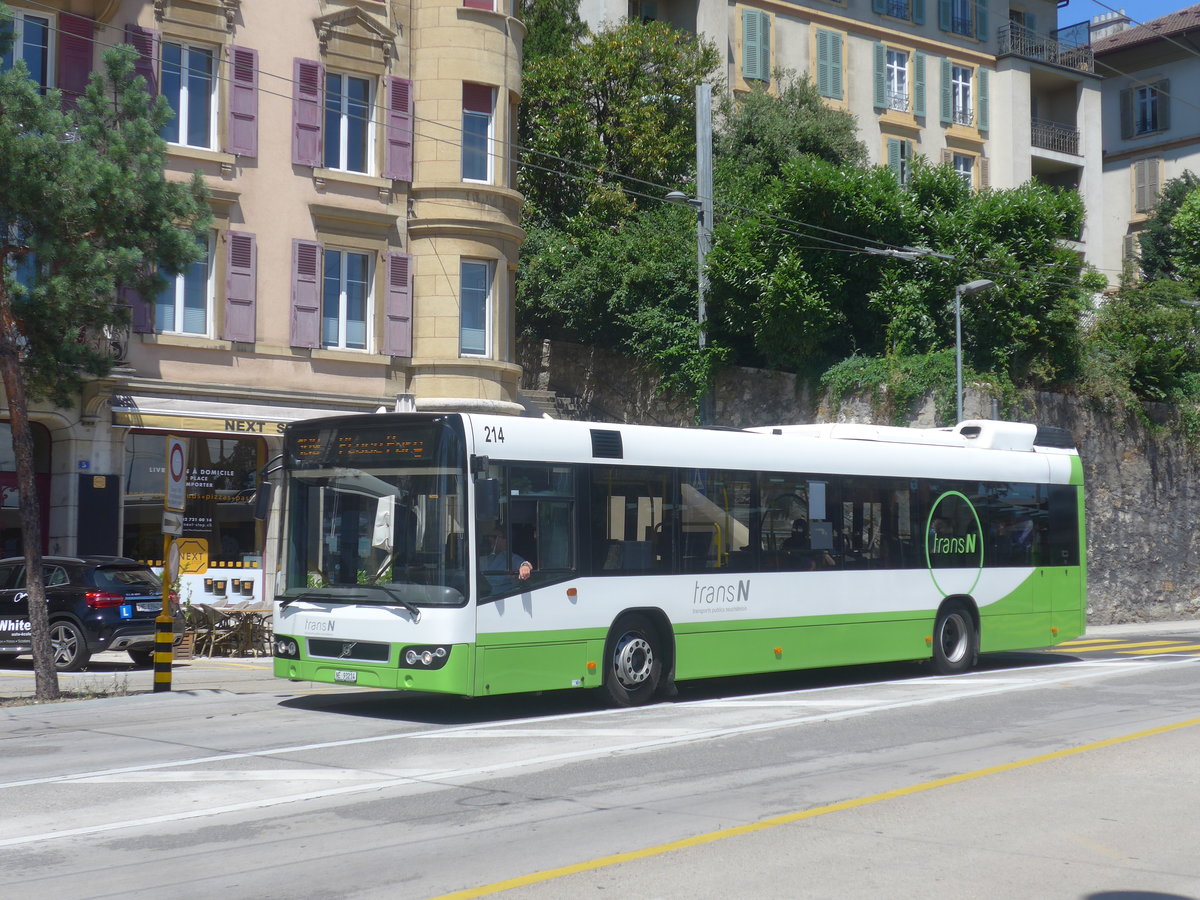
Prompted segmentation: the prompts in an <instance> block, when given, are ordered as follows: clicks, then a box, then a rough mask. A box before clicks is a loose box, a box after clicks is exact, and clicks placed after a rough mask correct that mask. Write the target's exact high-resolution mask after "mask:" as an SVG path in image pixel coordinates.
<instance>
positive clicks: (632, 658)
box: [604, 615, 663, 706]
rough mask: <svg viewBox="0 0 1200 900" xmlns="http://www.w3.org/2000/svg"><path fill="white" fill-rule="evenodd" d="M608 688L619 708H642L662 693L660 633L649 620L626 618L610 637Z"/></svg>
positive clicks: (607, 690)
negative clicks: (660, 686) (659, 690)
mask: <svg viewBox="0 0 1200 900" xmlns="http://www.w3.org/2000/svg"><path fill="white" fill-rule="evenodd" d="M606 659H607V660H608V664H607V667H606V671H605V673H604V688H605V692H606V693H607V695H608V698H609V700H611V701H612V702H613V703H614V704H616V705H617V706H641V705H643V704H645V703H649V702H650V701H651V700H652V699H654V695H655V694H657V693H658V688H659V684H660V682H661V681H662V666H663V653H662V641H661V639H660V638H659V634H658V629H657V628H655V627H654V623H653V622H651V621H650V620H649V619H648V618H646V617H645V616H641V615H630V616H625V617H624V618H622V619H621V620H620V621H619V622H617V624H616V625H615V626H614V627H613V629H612V631H611V632H610V633H609V637H608V644H607V653H606Z"/></svg>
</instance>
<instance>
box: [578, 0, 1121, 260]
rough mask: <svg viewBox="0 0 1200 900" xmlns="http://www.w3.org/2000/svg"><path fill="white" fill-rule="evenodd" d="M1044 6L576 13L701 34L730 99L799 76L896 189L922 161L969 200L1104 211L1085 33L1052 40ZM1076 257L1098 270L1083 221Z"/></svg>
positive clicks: (711, 5)
mask: <svg viewBox="0 0 1200 900" xmlns="http://www.w3.org/2000/svg"><path fill="white" fill-rule="evenodd" d="M1057 6H1058V4H1057V3H1056V2H1053V0H1014V2H996V0H990V2H983V0H744V2H742V0H732V2H731V0H581V2H580V14H581V15H582V16H583V18H584V19H585V20H586V21H587V22H588V24H589V25H591V26H592V27H593V28H597V27H599V26H600V25H601V24H602V23H603V22H605V21H608V22H616V21H618V20H620V19H622V18H625V17H632V18H642V19H656V20H660V21H663V22H666V23H669V24H671V25H673V26H675V27H677V28H682V29H685V30H687V31H692V32H695V33H699V34H703V35H704V36H705V37H707V38H709V39H710V40H712V41H714V42H715V43H716V45H717V48H718V49H719V50H721V51H722V53H723V54H724V56H725V58H726V59H727V60H728V72H727V76H728V84H729V86H730V88H731V89H732V90H734V91H740V90H747V89H748V88H749V87H750V86H751V85H753V84H766V85H768V86H770V85H772V84H773V83H774V75H775V71H776V69H780V68H781V69H786V70H791V71H792V72H795V73H797V74H801V75H803V74H807V75H809V76H810V77H811V78H812V80H813V82H814V83H815V84H816V85H817V88H818V90H819V91H820V93H821V95H822V96H823V97H825V98H826V100H827V102H828V103H829V104H830V105H831V106H835V107H838V108H841V109H845V110H847V111H848V112H850V113H852V114H853V115H854V117H855V118H856V119H857V121H858V126H859V139H860V140H862V141H863V143H864V144H865V145H866V147H867V152H868V154H869V156H870V159H871V161H872V162H873V163H875V164H878V165H887V166H889V167H891V169H892V170H893V171H894V172H895V173H896V175H897V177H898V178H900V179H901V181H903V180H905V179H906V178H907V175H908V170H909V166H910V161H911V160H912V159H913V158H914V157H915V156H918V155H919V156H924V157H925V158H926V159H929V160H932V161H934V162H945V163H948V164H950V165H953V166H954V168H955V170H956V171H958V173H959V174H960V175H961V176H962V178H963V179H964V180H965V181H967V182H968V183H969V184H970V185H971V186H972V187H974V188H976V189H979V188H984V187H989V186H990V187H995V188H1010V187H1016V186H1017V185H1020V184H1023V183H1025V182H1027V181H1029V180H1030V179H1037V180H1039V181H1042V182H1044V183H1047V184H1052V185H1056V186H1059V187H1066V188H1069V189H1072V190H1077V191H1079V192H1080V194H1081V195H1082V197H1083V200H1084V202H1085V204H1086V206H1087V209H1088V210H1089V211H1091V212H1094V213H1095V217H1096V218H1097V219H1098V217H1099V210H1100V208H1101V202H1102V199H1103V192H1102V182H1101V144H1100V127H1099V126H1100V79H1099V78H1098V77H1097V75H1096V73H1095V66H1094V61H1093V58H1092V53H1091V50H1090V48H1089V47H1088V46H1087V27H1086V23H1084V25H1083V26H1082V27H1081V28H1080V29H1077V30H1075V31H1074V32H1071V33H1061V32H1060V31H1059V30H1058V29H1057V18H1058V17H1057V12H1058V11H1057ZM1075 237H1078V241H1077V242H1076V244H1077V247H1076V249H1077V250H1078V252H1080V253H1081V254H1082V255H1083V256H1084V258H1085V259H1086V260H1087V261H1088V262H1092V263H1094V264H1097V265H1099V263H1100V257H1099V252H1100V247H1099V244H1100V241H1099V229H1098V228H1096V227H1094V225H1093V217H1091V216H1089V220H1088V224H1087V225H1086V226H1085V229H1084V233H1083V234H1080V235H1077V236H1075Z"/></svg>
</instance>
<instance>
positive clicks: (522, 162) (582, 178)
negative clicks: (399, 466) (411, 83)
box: [24, 0, 1077, 287]
mask: <svg viewBox="0 0 1200 900" xmlns="http://www.w3.org/2000/svg"><path fill="white" fill-rule="evenodd" d="M24 5H25V6H38V7H41V8H42V9H46V10H49V11H53V12H59V11H60V10H58V9H57V8H55V7H50V6H48V5H46V4H45V3H40V2H37V0H25V4H24ZM52 30H54V31H55V32H57V33H61V29H59V28H58V27H57V25H55V26H52ZM90 41H91V42H92V43H93V44H94V45H96V46H99V47H105V48H112V47H116V46H121V45H123V44H124V42H120V43H112V42H105V41H101V40H100V39H99V38H96V37H92V38H90ZM214 62H215V63H216V68H217V71H214V72H212V73H209V74H210V76H211V77H212V78H213V79H214V80H217V81H226V82H229V81H232V79H231V78H230V77H229V76H228V75H226V74H224V73H223V72H222V71H220V70H221V69H223V68H226V67H228V66H230V65H231V63H230V61H229V60H227V59H217V58H214ZM187 71H189V72H190V71H199V70H193V69H191V68H190V67H189V68H188V70H187ZM257 71H258V73H259V75H260V76H266V77H269V78H273V79H276V80H277V81H282V82H283V83H284V84H287V85H291V86H296V85H297V84H298V82H297V81H296V79H294V78H291V77H288V76H284V75H279V74H276V73H273V72H270V71H268V70H265V69H261V68H260V69H258V70H257ZM258 91H259V93H261V94H263V95H265V96H270V97H276V98H278V99H281V100H285V101H287V102H289V103H290V102H292V100H293V97H292V96H291V95H290V94H283V93H280V92H278V91H273V90H270V89H267V88H263V87H262V86H261V85H260V86H259V88H258ZM377 108H378V107H377V105H375V104H372V106H371V109H372V110H375V109H377ZM348 117H349V118H353V119H357V120H360V121H366V122H369V123H371V124H372V125H374V126H375V127H377V128H380V129H382V130H385V131H388V130H392V126H390V125H389V124H388V123H387V122H385V121H382V120H380V119H377V118H376V117H375V116H374V115H373V114H371V115H368V116H366V117H363V116H353V115H350V116H348ZM413 122H414V128H413V130H412V134H413V136H414V138H415V137H418V136H419V137H421V138H422V139H423V140H429V141H435V142H440V143H447V144H454V145H455V146H457V145H458V143H459V141H457V140H451V139H449V138H442V137H435V136H433V135H430V134H428V133H421V132H418V131H417V130H416V127H415V123H418V122H420V123H422V124H425V125H428V126H434V127H436V128H438V129H439V130H443V131H448V132H451V133H455V134H458V135H459V136H461V134H462V128H461V127H460V126H455V125H451V124H447V123H444V122H438V121H435V120H430V119H425V118H422V117H420V116H417V115H415V114H414V115H413ZM513 147H514V148H515V149H517V150H519V151H520V152H521V153H523V154H532V155H535V156H538V157H542V158H545V159H548V160H552V161H554V162H556V163H560V164H562V165H564V166H569V167H573V168H577V169H582V170H584V172H583V174H578V175H576V174H572V173H570V172H568V171H565V170H563V169H560V168H551V167H548V166H542V165H538V164H537V163H533V162H530V161H528V160H526V159H523V158H520V157H518V158H517V159H516V160H515V163H516V164H517V165H518V166H527V167H530V168H533V169H537V170H538V171H543V172H547V173H553V174H558V175H561V176H562V177H564V178H568V179H571V180H573V181H579V182H581V183H590V182H591V181H592V180H593V179H594V178H595V177H596V176H597V175H607V176H609V177H611V178H616V179H619V180H621V181H624V182H632V183H634V184H640V185H644V186H646V187H650V188H653V189H655V190H657V191H661V192H663V194H664V195H665V193H666V192H668V191H669V190H671V189H672V188H670V187H668V186H666V185H661V184H656V183H654V182H649V181H645V180H643V179H640V178H637V177H635V176H629V175H624V174H623V173H620V172H614V171H612V170H605V169H598V168H596V167H595V166H592V165H590V164H588V163H583V162H578V161H575V160H570V159H567V158H565V157H560V156H557V155H555V154H551V153H546V152H544V151H539V150H534V149H532V148H528V147H523V146H521V145H518V144H515V143H514V144H513ZM489 155H490V156H492V157H493V159H495V160H503V157H502V154H501V153H500V152H489ZM621 190H622V191H623V192H624V193H626V194H628V195H630V196H632V197H637V198H641V199H645V200H651V201H654V202H667V201H665V200H664V198H663V196H659V195H657V194H649V193H645V192H641V191H637V190H634V189H633V188H631V187H627V186H625V185H622V186H621ZM716 206H717V207H720V208H724V209H727V210H734V211H739V212H743V213H746V214H748V215H751V216H756V217H761V218H765V219H768V220H769V223H768V224H767V225H766V227H768V228H770V229H771V230H773V231H777V232H779V233H781V234H786V235H789V236H792V237H796V238H802V239H806V240H810V241H820V242H823V243H824V244H826V245H828V246H811V245H808V246H799V247H797V248H796V249H807V250H813V251H825V252H831V253H854V254H869V255H885V256H887V255H893V254H892V253H883V254H880V253H879V252H878V251H879V250H886V251H898V252H904V251H906V250H909V249H911V248H905V247H900V246H895V245H889V244H887V243H886V242H881V241H878V240H876V239H874V238H868V237H865V236H862V235H854V234H849V233H847V232H843V231H838V230H836V229H832V228H827V227H824V226H821V225H817V224H815V223H811V222H801V221H797V220H793V219H789V218H787V217H785V216H781V215H779V214H777V213H770V212H765V211H763V210H756V209H751V208H748V207H741V206H738V205H736V204H729V203H727V202H723V201H722V202H720V203H717V204H716ZM780 223H782V224H780ZM784 225H790V226H792V227H791V228H789V227H783V226H784ZM793 228H804V229H809V230H811V231H820V232H824V233H827V234H831V235H836V236H837V237H839V238H846V239H847V240H849V241H855V242H859V243H853V244H851V243H846V242H845V241H840V240H833V239H832V238H825V237H822V236H821V235H819V234H811V233H803V232H798V231H795V230H793ZM860 244H861V245H860ZM866 244H877V245H879V246H877V247H871V248H868V247H867V246H865V245H866ZM899 258H903V257H899ZM981 274H990V275H992V276H994V277H998V278H1001V279H1003V278H1005V277H1010V276H1009V275H1006V274H1002V273H987V272H981ZM1059 284H1061V285H1062V286H1065V287H1071V286H1077V282H1073V281H1072V282H1066V281H1060V282H1059Z"/></svg>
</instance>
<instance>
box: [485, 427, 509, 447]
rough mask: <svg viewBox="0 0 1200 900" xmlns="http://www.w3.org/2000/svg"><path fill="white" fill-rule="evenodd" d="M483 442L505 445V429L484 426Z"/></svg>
mask: <svg viewBox="0 0 1200 900" xmlns="http://www.w3.org/2000/svg"><path fill="white" fill-rule="evenodd" d="M483 442H484V443H485V444H503V443H504V429H503V428H498V427H497V426H495V425H484V426H483Z"/></svg>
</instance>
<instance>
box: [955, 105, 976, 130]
mask: <svg viewBox="0 0 1200 900" xmlns="http://www.w3.org/2000/svg"><path fill="white" fill-rule="evenodd" d="M974 121H975V112H974V111H973V110H970V109H964V108H962V107H958V106H956V107H955V108H954V124H955V125H967V126H969V125H971V123H973V122H974Z"/></svg>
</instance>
